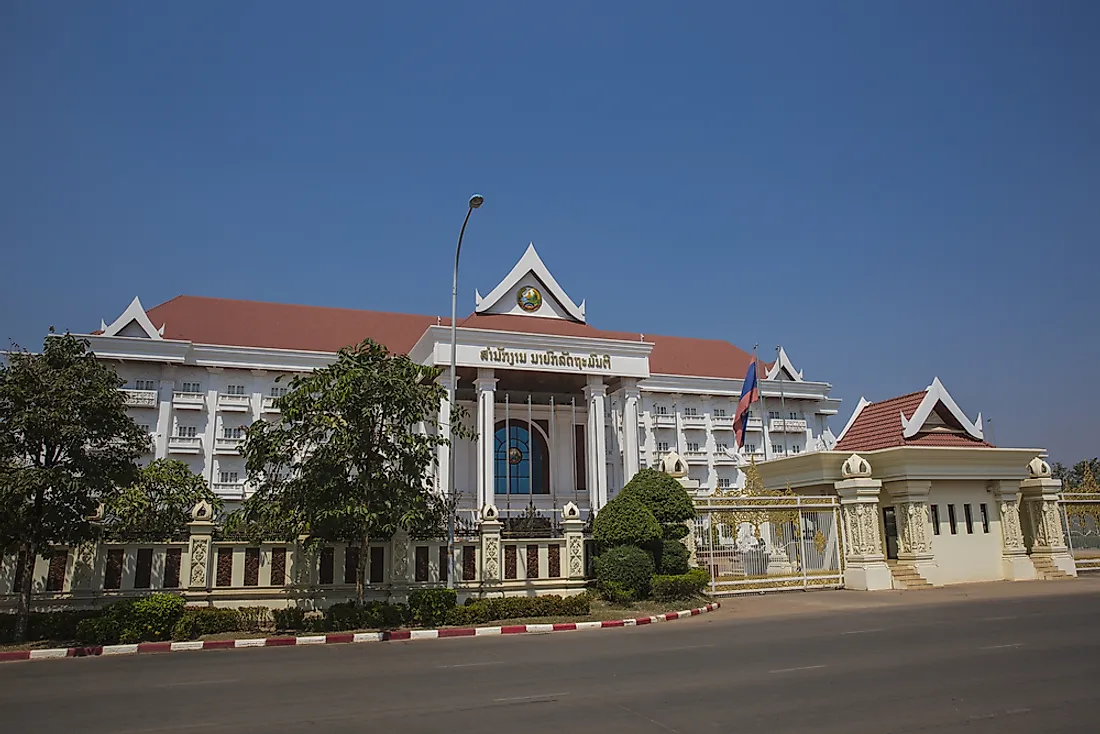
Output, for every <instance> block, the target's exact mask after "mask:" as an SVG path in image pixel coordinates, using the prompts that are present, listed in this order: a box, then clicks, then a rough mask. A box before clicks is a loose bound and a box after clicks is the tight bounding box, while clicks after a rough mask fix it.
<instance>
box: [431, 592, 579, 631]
mask: <svg viewBox="0 0 1100 734" xmlns="http://www.w3.org/2000/svg"><path fill="white" fill-rule="evenodd" d="M590 611H591V599H590V597H589V596H588V594H577V595H576V596H565V597H562V596H558V595H556V594H548V595H546V596H506V597H503V598H499V599H476V600H475V599H469V600H467V602H466V604H465V605H463V606H460V607H454V608H453V609H451V610H450V611H449V612H448V613H447V620H446V621H447V624H452V625H474V624H484V623H486V622H497V621H500V620H502V619H519V618H523V617H534V618H537V617H585V616H588V614H589V612H590Z"/></svg>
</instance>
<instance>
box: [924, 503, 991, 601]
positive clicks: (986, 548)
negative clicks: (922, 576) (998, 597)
mask: <svg viewBox="0 0 1100 734" xmlns="http://www.w3.org/2000/svg"><path fill="white" fill-rule="evenodd" d="M928 502H929V505H937V506H938V508H939V521H940V523H939V524H940V526H939V535H935V534H933V535H932V552H933V554H934V555H935V558H936V564H937V565H938V566H939V569H938V572H937V576H938V578H936V579H935V581H936V582H937V583H941V584H958V583H965V582H970V581H996V580H999V579H1003V578H1004V570H1003V568H1002V566H1001V552H1002V551H1001V522H1000V512H999V510H998V509H997V504H996V502H995V501H994V499H993V495H992V494H991V493H990V492H988V491H987V490H986V488H985V484H984V482H962V481H959V482H932V489H931V492H930V494H929V499H928ZM967 504H969V505H970V512H971V517H973V532H972V533H968V532H967V529H966V510H965V505H967ZM982 504H985V507H986V512H987V513H988V515H989V532H986V531H985V530H984V529H983V527H982V512H981V505H982ZM948 505H954V506H955V534H954V535H952V533H951V527H950V513H949V512H948ZM929 512H931V508H929Z"/></svg>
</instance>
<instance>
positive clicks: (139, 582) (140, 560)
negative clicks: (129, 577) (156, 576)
mask: <svg viewBox="0 0 1100 734" xmlns="http://www.w3.org/2000/svg"><path fill="white" fill-rule="evenodd" d="M152 585H153V549H152V548H138V552H137V567H136V568H135V570H134V588H135V589H148V588H149V587H151V586H152Z"/></svg>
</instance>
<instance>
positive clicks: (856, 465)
mask: <svg viewBox="0 0 1100 734" xmlns="http://www.w3.org/2000/svg"><path fill="white" fill-rule="evenodd" d="M841 473H842V475H843V476H844V479H843V480H841V481H839V482H836V483H834V484H833V486H834V487H835V488H836V493H837V495H839V496H840V516H841V522H843V524H844V545H845V549H844V550H845V569H844V586H845V587H846V588H849V589H862V590H866V591H881V590H884V589H892V588H893V587H894V578H893V576H892V575H891V573H890V568H889V567H888V566H887V565H886V556H885V555H884V554H883V538H882V531H881V529H880V525H879V505H878V500H879V491H880V490H881V488H882V482H880V481H879V480H877V479H872V478H871V465H870V463H868V462H867V460H866V459H864V458H862V457H860V456H859V455H857V454H852V455H851V456H850V457H848V459H847V460H846V461H845V462H844V466H843V467H842V469H841Z"/></svg>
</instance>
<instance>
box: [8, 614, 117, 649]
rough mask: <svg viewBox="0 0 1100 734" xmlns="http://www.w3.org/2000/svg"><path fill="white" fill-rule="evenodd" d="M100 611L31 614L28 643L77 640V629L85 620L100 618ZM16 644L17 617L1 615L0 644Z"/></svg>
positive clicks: (28, 626)
mask: <svg viewBox="0 0 1100 734" xmlns="http://www.w3.org/2000/svg"><path fill="white" fill-rule="evenodd" d="M99 614H100V612H99V610H98V609H88V610H79V611H76V610H71V609H65V610H61V611H56V612H31V615H30V619H28V620H27V642H38V641H40V640H61V641H68V640H75V639H77V634H76V628H77V625H79V624H80V623H81V622H82V621H84V620H85V619H90V618H92V617H98V616H99ZM13 642H15V615H14V614H0V644H10V643H13Z"/></svg>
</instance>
